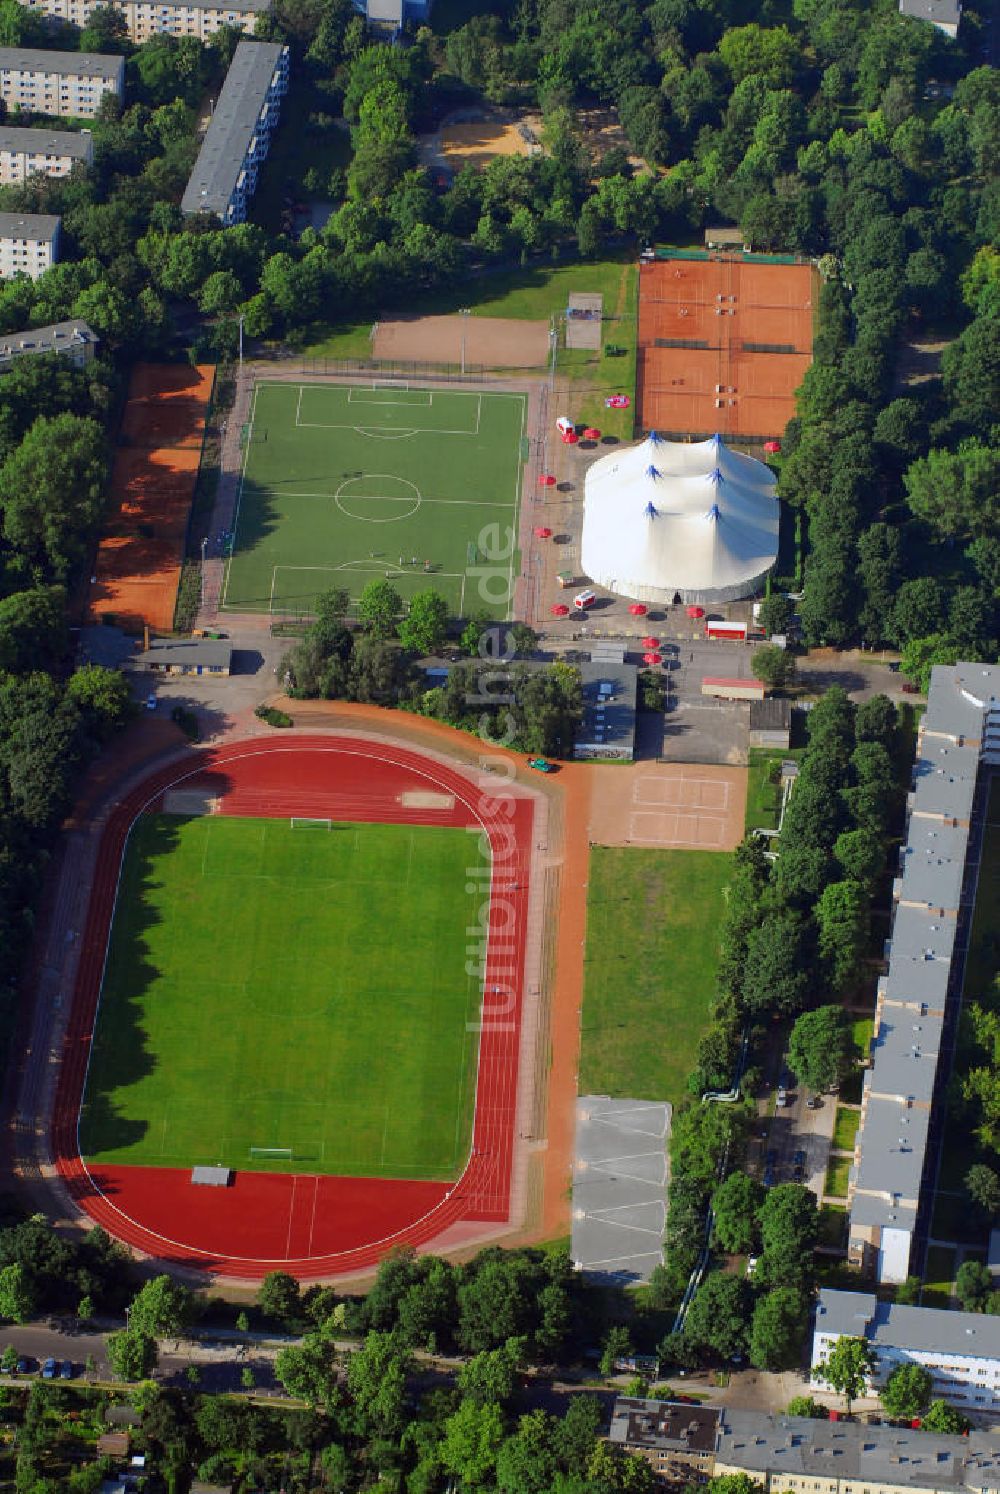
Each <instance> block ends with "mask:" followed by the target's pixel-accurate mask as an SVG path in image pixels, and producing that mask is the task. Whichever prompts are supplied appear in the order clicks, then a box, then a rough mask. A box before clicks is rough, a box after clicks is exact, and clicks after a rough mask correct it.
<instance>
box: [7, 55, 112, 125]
mask: <svg viewBox="0 0 1000 1494" xmlns="http://www.w3.org/2000/svg"><path fill="white" fill-rule="evenodd" d="M124 87H125V59H124V57H111V56H106V55H104V56H96V55H93V54H88V53H86V52H46V51H43V50H42V49H41V48H39V47H0V99H3V102H4V103H5V104H6V105H7V108H8V110H9V111H10V110H17V109H21V110H24V111H25V112H27V113H30V114H55V115H61V116H62V117H63V118H69V117H72V118H74V119H94V118H95V117H96V115H97V111H98V109H99V108H100V107H101V100H102V99H103V97H104V95H105V94H106V93H117V94H119V95H120V94H121V93H122V91H123V90H124Z"/></svg>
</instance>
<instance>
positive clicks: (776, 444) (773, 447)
mask: <svg viewBox="0 0 1000 1494" xmlns="http://www.w3.org/2000/svg"><path fill="white" fill-rule="evenodd" d="M764 450H765V451H780V450H781V442H780V441H765V442H764Z"/></svg>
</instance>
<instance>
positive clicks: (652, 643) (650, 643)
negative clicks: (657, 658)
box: [642, 635, 660, 648]
mask: <svg viewBox="0 0 1000 1494" xmlns="http://www.w3.org/2000/svg"><path fill="white" fill-rule="evenodd" d="M642 646H643V648H659V646H660V640H659V639H658V638H654V637H653V636H652V635H649V636H648V637H646V638H644V639H643V640H642Z"/></svg>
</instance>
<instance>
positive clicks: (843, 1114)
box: [833, 1105, 861, 1152]
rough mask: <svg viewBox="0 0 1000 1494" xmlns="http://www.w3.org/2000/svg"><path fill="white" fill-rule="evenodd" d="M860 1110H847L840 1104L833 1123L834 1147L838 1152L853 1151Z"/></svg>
mask: <svg viewBox="0 0 1000 1494" xmlns="http://www.w3.org/2000/svg"><path fill="white" fill-rule="evenodd" d="M860 1120H861V1112H860V1110H845V1109H844V1108H843V1107H842V1106H840V1105H838V1107H837V1114H836V1118H835V1120H834V1123H833V1149H834V1151H838V1152H853V1151H854V1138H855V1137H856V1136H857V1134H858V1123H859V1121H860Z"/></svg>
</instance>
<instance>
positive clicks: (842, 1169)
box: [825, 1157, 851, 1198]
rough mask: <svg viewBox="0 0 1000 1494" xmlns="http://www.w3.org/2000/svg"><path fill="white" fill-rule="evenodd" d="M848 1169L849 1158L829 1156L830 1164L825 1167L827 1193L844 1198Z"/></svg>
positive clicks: (848, 1174)
mask: <svg viewBox="0 0 1000 1494" xmlns="http://www.w3.org/2000/svg"><path fill="white" fill-rule="evenodd" d="M850 1171H851V1162H850V1158H848V1157H831V1158H830V1165H829V1167H828V1168H827V1169H826V1188H825V1191H826V1192H827V1193H829V1194H830V1195H831V1196H832V1197H833V1198H846V1197H847V1184H848V1180H849V1177H850Z"/></svg>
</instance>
